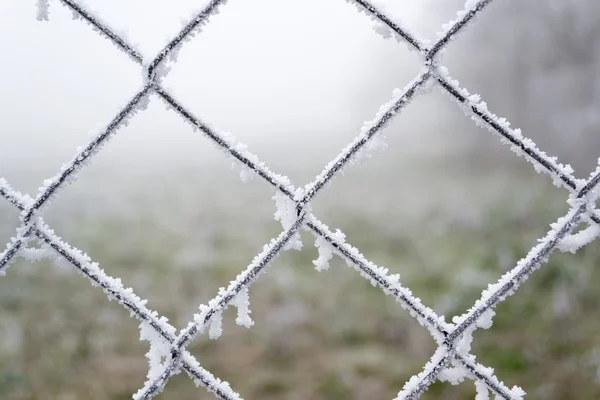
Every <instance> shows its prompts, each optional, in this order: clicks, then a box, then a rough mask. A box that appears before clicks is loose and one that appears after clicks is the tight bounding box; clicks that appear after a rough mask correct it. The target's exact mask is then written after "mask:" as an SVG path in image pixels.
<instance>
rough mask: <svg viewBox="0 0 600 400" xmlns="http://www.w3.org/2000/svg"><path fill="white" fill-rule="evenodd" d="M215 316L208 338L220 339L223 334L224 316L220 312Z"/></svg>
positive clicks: (211, 322)
mask: <svg viewBox="0 0 600 400" xmlns="http://www.w3.org/2000/svg"><path fill="white" fill-rule="evenodd" d="M214 315H215V316H214V317H213V318H212V321H210V326H209V328H208V337H209V338H211V339H218V338H219V336H221V334H222V333H223V314H222V313H221V312H220V311H219V312H216V313H215V314H214Z"/></svg>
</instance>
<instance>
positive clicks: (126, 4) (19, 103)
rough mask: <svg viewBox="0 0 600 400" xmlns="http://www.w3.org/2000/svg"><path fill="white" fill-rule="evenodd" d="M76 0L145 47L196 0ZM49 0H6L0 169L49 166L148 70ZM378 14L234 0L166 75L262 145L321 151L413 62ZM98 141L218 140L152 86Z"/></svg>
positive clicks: (415, 65) (156, 148)
mask: <svg viewBox="0 0 600 400" xmlns="http://www.w3.org/2000/svg"><path fill="white" fill-rule="evenodd" d="M80 2H81V4H84V5H87V6H90V7H91V8H92V9H93V10H94V11H96V13H97V14H98V15H100V16H101V17H102V18H104V19H105V20H106V21H108V22H109V23H110V25H111V26H113V27H115V28H116V29H118V30H119V31H120V32H126V35H127V38H128V40H129V41H130V42H132V43H134V44H135V45H136V46H137V47H138V48H139V49H140V50H141V51H142V53H143V54H144V55H145V56H146V57H148V58H151V57H153V56H154V55H155V54H156V52H157V51H158V50H159V49H160V48H161V46H163V45H164V43H166V41H167V40H169V39H170V38H171V37H172V36H173V35H175V34H176V32H177V31H178V30H179V29H180V27H181V22H182V20H184V19H186V18H188V17H189V16H190V15H191V14H192V12H193V10H195V9H197V8H198V6H197V5H198V1H194V0H177V1H173V0H172V1H169V2H168V6H166V4H167V2H166V1H159V0H152V1H151V0H103V1H102V2H100V1H98V0H95V1H92V0H86V1H83V0H80ZM50 3H51V7H50V21H48V22H39V21H36V9H35V1H33V0H31V1H23V0H0V38H3V39H2V40H0V54H3V56H4V57H3V58H4V60H3V63H2V64H0V72H1V74H0V121H1V122H0V176H2V175H4V176H7V177H10V175H11V174H12V173H13V172H14V171H15V170H18V169H20V170H21V172H22V171H23V168H24V167H23V166H24V165H29V166H31V168H34V167H36V166H39V167H40V168H50V167H52V168H54V170H52V171H55V170H56V168H57V167H60V164H62V163H63V162H66V161H68V160H69V159H70V158H71V157H72V156H73V155H74V154H75V149H76V147H77V146H79V145H82V144H85V142H86V140H87V139H88V138H89V137H90V135H91V133H92V132H95V131H97V130H98V129H100V128H101V127H103V126H104V125H106V124H107V123H108V122H109V121H110V120H111V119H112V118H113V116H114V115H115V114H116V113H117V111H118V110H119V109H120V107H122V106H123V104H125V103H126V102H127V101H128V100H129V99H130V98H131V97H132V96H133V95H134V94H135V93H136V91H137V90H138V89H139V87H140V85H141V84H142V73H141V68H140V67H139V66H138V65H137V64H135V63H134V62H132V61H131V60H130V59H128V58H127V57H126V56H125V55H124V54H122V53H121V52H120V51H119V50H118V49H117V48H116V47H114V46H113V45H112V44H111V43H110V42H109V41H108V40H106V39H104V38H103V37H101V36H100V35H98V34H97V33H96V32H94V31H93V30H92V29H91V27H90V26H88V25H87V24H86V23H84V22H82V21H80V20H73V19H72V18H71V13H70V11H69V10H67V9H66V8H65V7H63V6H62V5H60V4H59V2H58V1H51V2H50ZM393 3H394V6H395V8H394V10H393V11H394V15H395V16H396V17H397V18H398V19H399V20H401V21H402V23H403V24H404V25H405V26H407V27H409V28H410V29H411V30H412V31H413V32H416V33H417V34H423V33H424V31H425V27H424V24H422V23H421V22H422V19H423V18H422V10H421V11H420V7H416V6H415V4H414V2H412V1H411V0H404V1H400V0H394V2H393ZM372 24H373V23H372V21H371V20H370V19H369V18H368V17H367V16H366V15H365V14H359V13H358V12H357V10H356V8H355V7H354V6H351V5H349V4H348V3H346V2H345V1H343V0H252V1H249V0H244V1H242V0H230V1H229V2H228V3H227V4H225V5H224V6H222V7H221V12H220V13H219V14H218V15H216V16H213V17H211V19H210V22H209V24H208V26H207V27H206V28H205V29H204V31H203V32H202V33H201V34H199V35H197V36H196V37H195V38H194V39H193V40H192V41H191V42H188V43H186V44H185V45H184V47H183V49H182V51H181V53H180V55H179V58H178V62H177V63H176V64H175V65H174V67H173V69H172V71H171V73H170V74H169V76H168V77H167V78H166V80H165V82H164V85H165V86H166V87H167V88H169V89H170V90H171V91H172V93H174V94H175V96H176V97H177V98H178V100H180V101H181V102H183V103H184V104H185V105H186V106H188V108H190V109H191V110H192V111H193V112H194V113H195V114H196V115H197V116H199V117H200V118H201V119H202V120H203V121H205V122H207V123H208V124H209V125H210V126H211V127H213V128H215V129H216V130H217V131H229V132H231V133H232V134H233V135H234V136H235V137H237V138H238V139H240V140H241V141H242V142H244V143H247V144H249V145H250V146H251V149H252V150H254V151H255V152H257V153H258V154H260V155H263V156H264V157H263V158H267V159H268V158H269V157H273V155H274V154H275V155H276V154H279V155H281V154H283V156H284V157H285V156H287V155H289V154H294V152H297V151H298V150H303V149H304V150H306V149H309V148H314V147H315V144H314V142H315V140H318V145H317V146H316V147H317V149H318V150H314V152H315V153H318V152H324V153H326V154H328V156H327V157H329V154H335V153H336V152H337V151H338V150H339V149H340V148H341V147H343V146H344V145H345V144H346V143H348V142H349V140H351V138H353V137H354V136H356V135H357V134H358V133H359V129H360V126H361V125H362V123H363V121H365V120H370V119H372V118H373V116H374V115H375V113H376V111H377V109H378V108H379V106H380V105H381V103H382V102H384V101H386V100H388V99H389V98H390V97H391V94H392V90H393V89H394V88H396V87H400V88H401V87H404V86H405V85H406V84H407V83H408V82H409V81H410V80H411V79H412V77H413V76H414V74H415V73H416V72H417V71H418V69H419V62H418V61H419V59H418V57H417V56H416V55H415V54H414V53H411V52H409V51H408V50H407V46H406V45H404V44H399V43H397V42H395V41H394V40H387V41H386V40H384V39H383V38H382V37H381V36H379V35H378V34H376V33H375V32H374V31H373V28H372V27H373V25H372ZM415 118H417V117H416V116H415ZM282 149H283V150H282ZM102 153H103V154H101V155H99V158H102V157H104V158H105V159H112V160H113V161H114V162H116V161H115V160H117V159H118V160H121V162H122V161H123V160H124V159H125V160H126V159H129V160H138V161H139V160H141V159H148V160H151V161H152V162H153V163H156V162H158V163H160V162H161V161H162V162H163V163H172V162H175V160H182V159H185V158H186V157H190V158H194V159H203V158H210V157H211V155H212V154H213V153H214V150H213V148H212V146H210V145H209V144H208V142H207V140H206V139H204V138H202V137H201V136H200V135H198V134H194V133H193V132H192V130H191V129H190V128H189V127H188V126H187V125H185V124H184V123H183V122H182V120H181V119H180V118H179V116H178V115H176V114H175V113H174V112H172V111H167V110H166V109H165V107H164V106H163V104H162V103H161V102H160V101H159V100H158V99H157V98H152V100H151V104H150V107H149V109H148V110H147V111H146V112H144V113H142V114H139V115H137V116H136V117H134V119H133V120H132V123H131V124H130V126H129V127H127V128H124V129H122V130H121V131H120V132H119V133H118V134H117V136H116V137H115V138H114V139H112V140H111V142H110V143H109V144H108V145H107V148H106V150H103V152H102ZM111 157H112V158H111ZM52 174H53V173H49V174H48V173H47V174H46V175H52ZM46 177H47V176H46Z"/></svg>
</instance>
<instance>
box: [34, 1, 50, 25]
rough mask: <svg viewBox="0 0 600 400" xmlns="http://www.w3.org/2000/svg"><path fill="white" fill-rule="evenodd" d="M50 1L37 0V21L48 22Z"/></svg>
mask: <svg viewBox="0 0 600 400" xmlns="http://www.w3.org/2000/svg"><path fill="white" fill-rule="evenodd" d="M49 7H50V0H37V20H38V21H48V19H49V18H48V17H49V12H48V8H49Z"/></svg>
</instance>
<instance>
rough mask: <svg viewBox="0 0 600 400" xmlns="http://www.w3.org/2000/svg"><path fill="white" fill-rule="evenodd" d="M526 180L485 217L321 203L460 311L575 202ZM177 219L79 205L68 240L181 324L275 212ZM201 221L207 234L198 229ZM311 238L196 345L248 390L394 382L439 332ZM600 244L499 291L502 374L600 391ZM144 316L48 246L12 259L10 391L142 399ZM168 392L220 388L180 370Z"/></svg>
mask: <svg viewBox="0 0 600 400" xmlns="http://www.w3.org/2000/svg"><path fill="white" fill-rule="evenodd" d="M527 182H528V181H526V185H525V186H524V187H528V186H527V185H529V183H527ZM511 184H513V183H511ZM514 185H515V187H514V188H513V189H514V190H516V191H518V190H520V189H522V187H517V183H514ZM531 190H532V191H533V192H534V193H537V194H536V195H534V196H532V198H531V199H530V200H528V201H527V202H526V204H520V200H519V196H518V195H511V192H510V191H508V190H505V191H504V193H505V194H506V195H505V196H503V195H501V193H500V192H502V190H500V191H499V195H498V196H497V198H492V200H491V201H488V202H487V203H485V205H482V206H481V207H480V209H478V210H477V212H478V216H477V218H476V219H477V221H476V222H475V223H471V222H467V221H466V219H465V218H463V217H462V216H461V215H460V214H457V213H455V212H448V211H444V209H443V208H439V209H432V210H429V211H427V212H425V213H424V214H420V216H419V218H413V219H412V220H411V219H410V215H407V216H402V217H400V215H399V214H393V211H391V210H392V209H391V208H390V209H386V210H384V211H382V212H381V213H380V214H379V215H377V214H370V215H367V216H365V215H362V214H360V213H358V212H350V211H348V209H341V208H340V207H331V208H327V207H322V208H325V211H326V213H325V214H324V215H325V216H326V217H327V218H324V219H325V220H326V222H328V221H329V218H331V219H332V220H334V221H342V222H341V223H340V225H339V228H341V229H342V230H343V231H344V232H346V233H347V235H348V240H349V241H350V242H351V243H352V244H353V245H355V246H357V247H358V248H359V249H360V250H361V251H362V252H363V253H364V254H365V255H366V256H367V258H369V259H371V260H373V261H374V262H376V263H377V264H379V265H384V266H386V267H388V268H389V269H390V270H391V272H399V273H401V276H402V278H401V281H402V282H403V284H405V285H406V286H408V287H410V288H411V289H412V290H413V292H414V293H415V294H416V295H418V296H419V297H421V298H422V300H423V302H424V303H425V304H427V305H429V306H432V307H434V308H435V309H436V310H440V311H441V312H443V313H444V314H445V315H446V319H447V320H450V318H451V316H452V315H455V314H460V313H462V312H463V311H464V310H465V309H466V308H468V307H469V306H470V305H471V304H472V303H473V302H474V301H475V300H476V299H477V298H478V296H479V294H480V292H481V290H482V289H484V288H485V287H486V286H487V284H488V283H490V282H492V281H494V280H496V279H497V278H498V277H499V276H500V275H501V274H502V273H503V272H504V271H506V270H507V269H508V268H511V267H513V266H514V265H515V263H516V262H517V261H518V259H519V258H521V257H523V256H524V255H525V254H526V253H527V252H528V251H529V249H530V248H531V247H532V246H533V245H534V244H535V243H536V239H537V238H538V237H541V236H542V235H543V234H544V233H545V232H546V231H547V229H548V224H549V223H550V222H552V221H554V220H555V219H556V218H557V217H558V216H560V215H562V213H564V212H565V211H566V204H565V203H564V197H561V196H560V195H565V193H564V192H563V193H560V190H559V189H556V188H551V187H549V185H548V186H544V185H540V186H539V187H536V188H534V189H531ZM555 192H559V195H556V196H555V195H551V196H547V194H549V193H555ZM216 210H218V208H217V209H216ZM175 212H177V210H176V211H175ZM398 212H399V211H398ZM321 214H322V213H319V215H321ZM170 217H171V216H169V215H166V216H160V215H156V214H144V213H141V214H140V215H138V216H136V217H135V218H134V219H133V220H131V219H130V220H127V221H126V222H124V221H123V219H122V218H121V217H119V216H110V215H107V216H104V217H102V218H97V219H90V218H88V219H81V220H80V221H78V222H77V224H76V228H75V230H74V231H73V232H69V235H68V236H69V237H68V238H67V240H69V239H70V238H71V237H75V238H77V239H76V240H77V242H75V244H76V245H79V246H81V247H83V248H84V249H85V250H86V251H87V252H88V253H89V254H90V255H91V256H92V257H93V258H94V260H96V261H98V262H100V265H101V266H103V267H104V268H105V269H106V271H107V272H108V273H109V274H111V275H113V276H119V277H121V278H122V279H123V282H124V283H125V284H126V285H128V286H132V287H133V288H134V289H135V291H136V293H138V294H139V295H140V296H142V297H144V298H149V300H150V301H149V303H148V305H149V307H150V308H153V309H156V310H157V311H158V312H159V313H160V314H164V315H166V316H168V318H169V319H170V321H171V323H172V324H174V325H175V326H176V327H178V328H181V327H183V326H184V325H185V324H186V322H187V321H188V320H189V319H190V318H191V316H192V314H193V313H194V312H195V311H196V310H197V306H198V305H199V304H200V303H201V302H206V301H208V300H209V299H210V298H211V297H213V296H214V295H215V294H216V293H217V289H218V287H219V286H225V285H227V284H228V282H229V281H230V280H231V279H233V278H235V276H236V275H237V273H238V272H239V271H240V270H241V269H242V268H243V267H244V266H245V265H247V264H248V262H249V261H250V260H251V259H252V257H253V256H254V255H255V254H256V253H257V252H258V251H259V250H260V249H261V247H262V245H263V244H264V243H265V242H267V240H268V239H269V238H270V237H273V236H275V235H277V234H278V233H279V232H278V230H279V229H280V227H278V226H277V225H276V224H274V223H272V222H268V223H259V222H257V220H252V221H246V222H242V223H240V222H239V220H238V219H237V218H238V217H239V215H234V214H228V213H227V212H211V213H210V215H209V216H207V217H206V219H203V220H201V221H200V222H198V223H197V224H191V225H190V226H188V227H186V228H182V229H181V230H179V229H175V230H165V229H162V228H161V227H160V225H159V223H161V221H162V222H164V221H168V220H169V218H170ZM157 218H158V219H159V220H158V221H157ZM161 218H162V220H161ZM266 218H267V219H268V218H269V216H268V215H267V216H266ZM267 219H265V220H264V221H266V220H267ZM400 222H401V223H400ZM206 226H210V227H211V228H210V229H211V231H210V234H208V235H204V236H202V235H200V233H202V232H205V231H203V229H206ZM331 226H332V227H338V226H335V225H334V224H331ZM59 233H61V232H59ZM65 236H67V235H65ZM303 241H304V245H305V248H304V249H303V250H302V251H301V252H294V251H290V252H288V253H286V254H283V255H282V256H281V257H280V258H278V260H277V261H275V263H274V265H273V266H272V267H271V268H270V269H269V270H268V272H267V273H266V274H265V275H264V276H262V277H261V278H260V279H259V281H258V282H257V283H256V284H255V285H254V286H253V287H252V288H251V290H250V299H251V309H252V311H253V314H252V316H253V317H254V319H255V322H256V324H255V326H254V327H252V328H251V329H249V330H248V329H245V328H242V327H238V326H236V325H235V323H234V322H233V320H234V318H235V312H234V310H229V311H228V312H226V313H225V321H224V329H225V333H224V335H223V336H222V337H221V338H220V339H218V340H216V341H214V340H209V339H207V338H206V337H199V338H198V339H196V340H195V341H194V342H193V344H192V345H191V347H190V350H191V351H192V353H194V354H195V355H196V356H197V357H198V359H199V361H200V363H201V364H202V365H203V366H204V367H205V368H207V369H209V370H211V371H212V372H214V373H215V375H217V376H218V377H220V378H221V379H225V380H228V381H230V383H231V384H232V387H233V388H234V389H235V390H238V391H239V392H240V393H241V394H242V395H243V396H244V398H247V399H258V398H267V399H299V398H302V399H354V398H356V399H363V398H373V399H391V398H393V397H395V395H396V394H397V392H398V391H399V390H400V389H401V388H402V385H403V384H404V382H405V381H406V380H407V379H408V378H410V376H412V375H413V374H415V373H418V372H419V371H420V370H421V367H422V366H423V365H424V363H425V362H426V361H427V360H428V358H429V357H430V356H431V354H432V352H433V351H434V349H435V344H434V342H433V340H432V339H431V338H430V337H429V335H428V333H427V331H426V330H425V329H424V328H422V327H421V326H419V325H418V323H416V322H415V321H414V320H413V319H412V318H411V317H410V316H408V313H407V312H405V311H404V310H402V309H401V307H400V305H399V304H397V303H396V302H395V301H394V299H392V298H390V297H389V296H385V295H384V294H383V293H382V292H381V290H379V289H378V288H374V287H372V286H371V284H370V283H369V282H367V281H365V280H364V279H363V278H361V277H360V276H359V275H358V274H357V273H356V272H355V271H354V270H353V269H350V268H348V267H347V266H346V264H345V263H344V262H342V261H340V260H339V259H334V260H333V261H332V262H331V268H330V269H329V270H327V271H323V272H317V271H315V270H314V266H313V265H312V260H313V259H315V258H316V251H315V250H314V249H313V248H312V243H313V242H314V239H313V238H312V237H311V236H310V235H307V234H304V233H303ZM199 244H201V247H198V246H199ZM599 256H600V247H599V246H598V245H597V244H592V245H590V246H588V247H587V248H585V249H583V250H582V251H580V252H578V253H577V254H575V255H572V254H555V255H554V256H553V257H552V258H551V259H550V262H548V263H547V264H545V265H544V266H543V267H542V268H541V269H540V270H539V271H537V272H536V273H535V274H534V275H533V277H532V278H531V279H530V280H529V281H527V282H526V283H525V284H524V285H523V286H522V287H521V288H520V289H519V292H518V293H517V294H516V295H515V296H513V297H511V298H510V299H508V300H507V301H506V302H504V303H502V304H500V305H499V306H498V307H497V309H496V313H497V314H496V316H495V318H494V325H493V326H492V328H491V329H489V330H480V331H478V332H477V333H476V334H475V341H474V345H473V351H474V353H475V354H476V355H477V359H478V361H480V362H482V363H484V364H485V365H488V366H492V367H494V368H495V371H496V373H497V375H498V377H499V378H500V379H501V380H503V381H504V382H505V383H506V384H507V385H508V386H512V385H515V384H516V385H519V386H521V387H523V388H524V389H525V390H526V391H527V392H528V393H529V396H528V398H529V399H538V398H540V399H541V398H543V399H559V398H560V399H563V398H580V399H588V398H590V399H591V398H600V385H598V383H597V382H596V380H595V379H596V378H595V377H596V373H597V368H598V367H597V366H595V365H593V363H592V362H591V354H592V351H593V350H594V349H595V348H597V347H598V346H600V322H599V321H600V320H599V319H598V318H596V315H597V305H598V304H599V303H600V291H598V290H597V286H598V283H599V282H600V271H599V269H598V262H599V260H600V258H599ZM565 307H566V309H567V310H568V312H564V310H565ZM137 325H138V323H137V322H136V321H134V320H131V319H129V316H128V312H126V311H125V310H123V309H122V307H121V306H119V305H118V304H115V303H110V302H108V301H107V300H106V298H105V295H104V294H103V293H102V291H101V290H98V289H97V288H92V287H91V286H90V285H89V284H88V282H87V280H86V279H85V278H84V277H82V276H80V275H78V274H76V273H74V272H72V271H69V270H67V271H64V270H62V269H60V268H58V267H56V266H54V265H53V264H50V263H46V262H40V263H36V264H29V263H27V262H24V261H18V262H17V263H16V264H15V265H14V266H12V267H11V268H10V269H9V270H8V275H7V277H5V278H2V280H1V281H0V398H1V399H6V400H30V399H60V400H69V399H90V400H100V399H126V398H130V396H131V394H132V393H133V392H135V391H136V390H137V389H138V388H139V387H140V386H141V385H142V383H143V381H144V379H145V374H146V372H147V370H146V368H147V366H146V360H145V358H144V353H145V352H146V351H147V343H146V342H143V343H142V342H139V341H138V338H139V332H138V328H137ZM598 361H600V360H598ZM474 393H475V392H474V388H473V384H472V383H470V382H467V383H463V384H461V385H459V386H457V387H453V386H451V385H449V384H442V383H436V384H434V385H433V386H432V387H431V389H430V390H429V391H428V392H427V393H426V394H425V395H424V396H423V398H424V399H434V398H435V399H439V398H443V399H450V400H452V399H472V398H473V397H474ZM162 398H167V399H171V398H173V399H175V398H177V399H179V398H181V399H187V398H194V399H197V398H201V399H211V398H212V395H211V394H209V393H207V392H206V391H205V390H203V389H202V388H200V389H197V388H195V386H194V385H193V384H192V382H191V381H190V380H189V379H187V377H185V376H183V374H182V375H179V376H176V377H175V378H173V380H172V381H171V382H169V384H168V385H167V387H166V389H165V392H164V394H163V395H162Z"/></svg>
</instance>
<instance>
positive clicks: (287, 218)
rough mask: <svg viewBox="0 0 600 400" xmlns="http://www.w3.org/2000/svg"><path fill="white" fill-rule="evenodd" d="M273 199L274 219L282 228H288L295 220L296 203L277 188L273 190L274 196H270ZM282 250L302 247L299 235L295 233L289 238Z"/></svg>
mask: <svg viewBox="0 0 600 400" xmlns="http://www.w3.org/2000/svg"><path fill="white" fill-rule="evenodd" d="M272 198H273V200H275V205H276V207H277V211H275V214H274V216H275V220H276V221H279V222H281V226H282V227H283V229H289V228H290V227H291V226H292V225H294V222H296V219H297V214H296V203H295V202H294V201H293V200H292V199H290V198H289V197H287V196H286V195H285V193H283V192H281V191H280V190H277V191H276V192H275V196H273V197H272ZM283 249H284V250H289V249H294V250H300V249H302V241H301V240H300V235H299V234H298V233H295V234H294V236H292V238H291V239H290V241H289V242H288V243H287V244H286V245H285V246H284V247H283Z"/></svg>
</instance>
